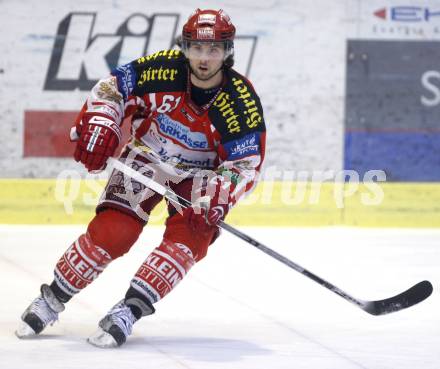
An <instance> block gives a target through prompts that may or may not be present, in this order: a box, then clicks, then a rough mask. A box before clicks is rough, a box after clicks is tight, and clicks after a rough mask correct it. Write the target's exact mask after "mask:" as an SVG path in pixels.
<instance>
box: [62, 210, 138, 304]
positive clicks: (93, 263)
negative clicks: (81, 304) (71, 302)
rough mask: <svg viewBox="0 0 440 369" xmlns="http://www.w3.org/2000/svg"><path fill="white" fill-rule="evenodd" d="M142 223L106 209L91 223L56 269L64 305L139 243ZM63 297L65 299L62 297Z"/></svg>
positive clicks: (64, 255)
mask: <svg viewBox="0 0 440 369" xmlns="http://www.w3.org/2000/svg"><path fill="white" fill-rule="evenodd" d="M142 227H143V225H142V223H141V222H139V221H138V220H136V219H135V218H134V217H131V216H129V215H127V214H124V213H122V212H119V211H116V210H112V209H107V210H105V211H103V212H101V213H99V214H97V215H96V216H95V218H94V219H93V220H92V221H91V222H90V224H89V226H88V228H87V233H86V234H83V235H81V236H80V237H79V238H78V239H77V240H76V241H75V242H74V243H73V244H72V245H71V246H70V247H69V248H68V249H67V251H66V252H65V253H64V254H63V256H62V257H61V258H60V260H59V261H58V262H57V265H56V267H55V271H54V274H55V284H56V286H57V287H58V288H59V289H60V291H61V293H58V294H57V293H56V292H57V291H56V289H55V291H54V292H55V293H56V295H58V296H57V297H59V298H60V300H62V301H66V300H68V299H69V296H70V297H71V296H73V295H74V294H76V293H78V292H79V291H81V290H82V289H83V288H85V287H87V286H88V285H89V284H90V283H92V282H93V281H94V280H95V279H96V278H97V277H98V276H99V274H101V272H102V271H103V270H104V268H105V267H106V266H107V265H108V264H109V263H110V262H111V261H112V260H114V259H116V258H118V257H120V256H121V255H123V254H125V253H126V252H127V251H128V250H129V249H130V247H131V246H132V245H133V244H134V243H135V242H136V240H137V239H138V237H139V235H140V233H141V231H142ZM61 295H62V296H61Z"/></svg>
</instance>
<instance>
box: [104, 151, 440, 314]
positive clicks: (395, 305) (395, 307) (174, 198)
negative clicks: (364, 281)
mask: <svg viewBox="0 0 440 369" xmlns="http://www.w3.org/2000/svg"><path fill="white" fill-rule="evenodd" d="M111 164H112V165H113V167H114V168H116V169H118V170H120V171H121V172H123V173H124V174H126V175H127V176H129V177H131V178H133V179H135V180H136V181H138V182H140V183H142V184H143V185H145V186H147V187H148V188H150V189H151V190H153V191H155V192H157V193H159V194H160V195H162V196H164V197H165V198H166V199H167V200H168V201H170V202H172V203H174V204H176V205H178V206H183V207H189V206H191V205H192V204H191V202H190V201H188V200H187V199H185V198H183V197H181V196H179V195H177V194H176V193H174V192H173V191H171V190H169V189H167V188H166V187H165V186H163V185H161V184H159V183H157V182H156V181H154V180H152V179H150V178H148V177H146V176H144V175H142V174H141V173H139V172H137V171H135V170H134V169H132V168H130V167H129V166H127V165H125V164H123V163H121V162H120V161H118V160H116V159H111ZM218 226H219V227H220V228H222V229H224V230H226V231H228V232H230V233H232V234H233V235H235V236H237V237H238V238H241V239H242V240H243V241H245V242H247V243H249V244H251V245H252V246H254V247H256V248H257V249H259V250H260V251H262V252H264V253H266V254H267V255H269V256H271V257H273V258H274V259H276V260H278V261H280V262H281V263H283V264H285V265H287V266H288V267H290V268H292V269H294V270H296V271H297V272H299V273H301V274H302V275H304V276H306V277H308V278H310V279H312V280H313V281H315V282H316V283H319V284H320V285H321V286H323V287H325V288H327V289H329V290H330V291H332V292H334V293H336V294H337V295H339V296H341V297H342V298H343V299H345V300H346V301H349V302H351V303H352V304H354V305H356V306H357V307H358V308H360V309H362V310H364V311H365V312H367V313H369V314H372V315H384V314H389V313H393V312H396V311H399V310H402V309H405V308H408V307H410V306H413V305H415V304H418V303H419V302H421V301H423V300H425V299H426V298H428V297H429V296H430V295H431V293H432V290H433V288H432V284H431V283H430V282H429V281H422V282H419V283H417V284H416V285H414V286H412V287H411V288H409V289H408V290H406V291H404V292H402V293H400V294H398V295H396V296H393V297H390V298H387V299H384V300H376V301H365V300H361V299H357V298H355V297H353V296H351V295H349V294H348V293H347V292H345V291H343V290H341V289H340V288H338V287H336V286H335V285H333V284H332V283H330V282H327V281H326V280H325V279H322V278H321V277H318V276H317V275H316V274H314V273H312V272H310V271H309V270H307V269H305V268H303V267H302V266H300V265H298V264H296V263H294V262H293V261H292V260H290V259H288V258H286V257H285V256H283V255H281V254H279V253H278V252H276V251H274V250H272V249H270V248H269V247H267V246H265V245H263V244H262V243H260V242H258V241H256V240H255V239H253V238H252V237H250V236H248V235H247V234H245V233H243V232H241V231H239V230H238V229H236V228H234V227H232V226H231V225H229V224H227V223H225V222H220V223H219V224H218Z"/></svg>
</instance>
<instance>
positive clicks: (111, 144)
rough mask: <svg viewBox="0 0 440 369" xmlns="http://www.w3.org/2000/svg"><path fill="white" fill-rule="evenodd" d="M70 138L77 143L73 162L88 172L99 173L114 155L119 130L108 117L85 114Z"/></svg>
mask: <svg viewBox="0 0 440 369" xmlns="http://www.w3.org/2000/svg"><path fill="white" fill-rule="evenodd" d="M73 131H75V132H73ZM78 136H79V137H78ZM70 137H71V140H72V141H77V144H76V150H75V153H74V158H75V160H76V161H78V162H81V163H83V164H84V166H85V167H86V168H87V170H88V171H89V172H90V171H99V170H103V169H105V167H106V162H107V159H108V158H109V157H110V156H112V155H113V154H114V153H115V151H116V148H117V147H118V145H119V142H120V141H121V128H120V127H119V126H118V124H116V122H115V121H114V120H113V119H112V118H110V117H108V116H105V115H96V114H94V115H91V114H87V113H85V114H84V115H83V116H82V119H81V124H80V125H77V126H76V127H74V128H73V129H72V132H71V134H70Z"/></svg>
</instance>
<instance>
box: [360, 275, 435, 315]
mask: <svg viewBox="0 0 440 369" xmlns="http://www.w3.org/2000/svg"><path fill="white" fill-rule="evenodd" d="M432 291H433V288H432V284H431V282H429V281H422V282H419V283H417V284H416V285H414V286H412V287H411V288H409V289H407V290H406V291H404V292H402V293H400V294H399V295H396V296H393V297H390V298H387V299H384V300H377V301H364V303H363V304H362V307H361V309H363V310H364V311H366V312H367V313H370V314H372V315H385V314H390V313H394V312H396V311H400V310H402V309H406V308H408V307H411V306H413V305H416V304H418V303H419V302H422V301H423V300H425V299H427V298H428V297H429V296H430V295H431V293H432Z"/></svg>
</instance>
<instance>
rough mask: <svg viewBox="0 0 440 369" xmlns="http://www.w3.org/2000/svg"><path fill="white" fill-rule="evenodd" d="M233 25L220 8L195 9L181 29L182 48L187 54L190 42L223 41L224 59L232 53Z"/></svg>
mask: <svg viewBox="0 0 440 369" xmlns="http://www.w3.org/2000/svg"><path fill="white" fill-rule="evenodd" d="M234 37H235V27H234V25H233V24H232V22H231V19H230V18H229V16H228V15H227V14H226V13H225V12H224V11H223V10H222V9H220V10H211V9H208V10H200V9H197V10H196V11H195V12H194V13H193V14H191V15H190V17H189V18H188V21H187V22H186V23H185V25H184V26H183V30H182V48H183V51H184V53H185V54H187V51H188V48H189V44H190V43H191V42H223V43H224V45H225V51H226V53H225V59H226V58H228V57H229V56H232V55H233V53H234Z"/></svg>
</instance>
